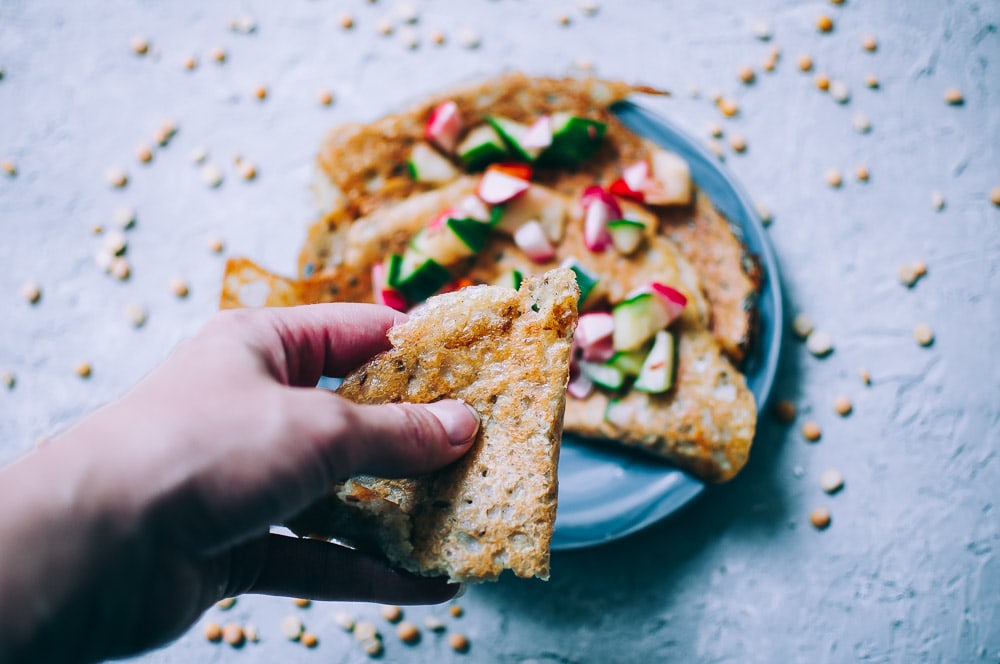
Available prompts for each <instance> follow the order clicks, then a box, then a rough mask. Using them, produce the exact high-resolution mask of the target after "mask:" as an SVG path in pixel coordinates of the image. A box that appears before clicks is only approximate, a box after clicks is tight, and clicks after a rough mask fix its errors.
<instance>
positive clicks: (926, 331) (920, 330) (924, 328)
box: [913, 323, 934, 346]
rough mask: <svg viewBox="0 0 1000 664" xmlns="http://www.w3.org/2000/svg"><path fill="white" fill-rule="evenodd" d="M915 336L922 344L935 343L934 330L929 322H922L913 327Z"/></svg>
mask: <svg viewBox="0 0 1000 664" xmlns="http://www.w3.org/2000/svg"><path fill="white" fill-rule="evenodd" d="M913 338H914V339H916V340H917V343H918V344H920V345H921V346H930V345H931V344H932V343H934V330H932V329H931V326H930V325H928V324H927V323H920V324H919V325H917V326H916V327H915V328H913Z"/></svg>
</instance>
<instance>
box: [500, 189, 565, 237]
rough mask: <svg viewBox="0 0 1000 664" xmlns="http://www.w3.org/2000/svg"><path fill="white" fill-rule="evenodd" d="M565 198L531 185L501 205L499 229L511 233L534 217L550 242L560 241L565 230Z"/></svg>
mask: <svg viewBox="0 0 1000 664" xmlns="http://www.w3.org/2000/svg"><path fill="white" fill-rule="evenodd" d="M566 214H567V204H566V200H565V199H564V198H563V197H562V196H560V195H559V194H557V193H554V192H553V191H551V190H549V189H547V188H545V187H540V186H538V185H531V186H530V187H529V188H528V191H526V192H524V193H523V194H521V195H520V196H518V197H517V198H515V199H514V200H512V201H510V202H508V203H505V204H504V206H503V218H502V220H501V221H500V225H499V226H498V228H499V230H501V231H504V232H506V233H509V234H511V235H513V234H514V233H515V232H516V231H517V229H518V228H520V227H521V226H523V225H524V224H525V223H527V222H529V221H531V220H532V219H535V220H537V221H538V223H540V224H541V225H542V229H543V230H544V231H545V235H546V237H548V238H549V240H551V241H552V242H555V243H559V242H561V241H562V239H563V236H564V235H565V230H566Z"/></svg>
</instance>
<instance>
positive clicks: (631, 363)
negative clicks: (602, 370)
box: [608, 348, 648, 376]
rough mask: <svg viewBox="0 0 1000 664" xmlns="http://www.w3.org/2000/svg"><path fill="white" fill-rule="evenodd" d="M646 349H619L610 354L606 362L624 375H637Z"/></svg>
mask: <svg viewBox="0 0 1000 664" xmlns="http://www.w3.org/2000/svg"><path fill="white" fill-rule="evenodd" d="M646 355H648V351H647V350H645V349H642V348H640V349H638V350H625V351H619V352H617V353H615V354H614V355H612V356H611V359H610V360H608V364H609V365H610V366H612V367H614V368H616V369H618V370H620V371H624V372H625V374H626V375H629V376H638V375H639V372H640V371H642V362H643V360H645V359H646Z"/></svg>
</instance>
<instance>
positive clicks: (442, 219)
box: [427, 208, 459, 231]
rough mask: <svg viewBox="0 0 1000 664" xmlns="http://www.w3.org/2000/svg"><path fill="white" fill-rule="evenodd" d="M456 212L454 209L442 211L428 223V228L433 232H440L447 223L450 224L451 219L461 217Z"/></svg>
mask: <svg viewBox="0 0 1000 664" xmlns="http://www.w3.org/2000/svg"><path fill="white" fill-rule="evenodd" d="M455 212H456V211H455V209H454V208H445V209H444V210H441V211H440V212H438V213H437V214H436V215H434V218H433V219H431V220H430V221H429V222H427V228H429V229H431V230H432V231H436V230H440V229H441V228H442V227H443V226H444V225H445V224H446V223H448V220H449V219H451V218H452V217H457V216H459V215H457V214H455Z"/></svg>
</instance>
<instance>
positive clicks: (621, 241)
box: [608, 219, 646, 255]
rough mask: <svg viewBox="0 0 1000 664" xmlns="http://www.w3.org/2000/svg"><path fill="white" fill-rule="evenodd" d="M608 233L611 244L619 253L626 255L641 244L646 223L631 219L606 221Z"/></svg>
mask: <svg viewBox="0 0 1000 664" xmlns="http://www.w3.org/2000/svg"><path fill="white" fill-rule="evenodd" d="M608 233H610V234H611V244H613V245H614V246H615V249H617V250H618V252H619V253H622V254H625V255H628V254H631V253H633V252H635V250H636V249H638V248H639V245H640V244H642V238H643V236H644V235H645V234H646V224H644V223H642V222H641V221H632V220H631V219H615V220H614V221H609V222H608Z"/></svg>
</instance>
